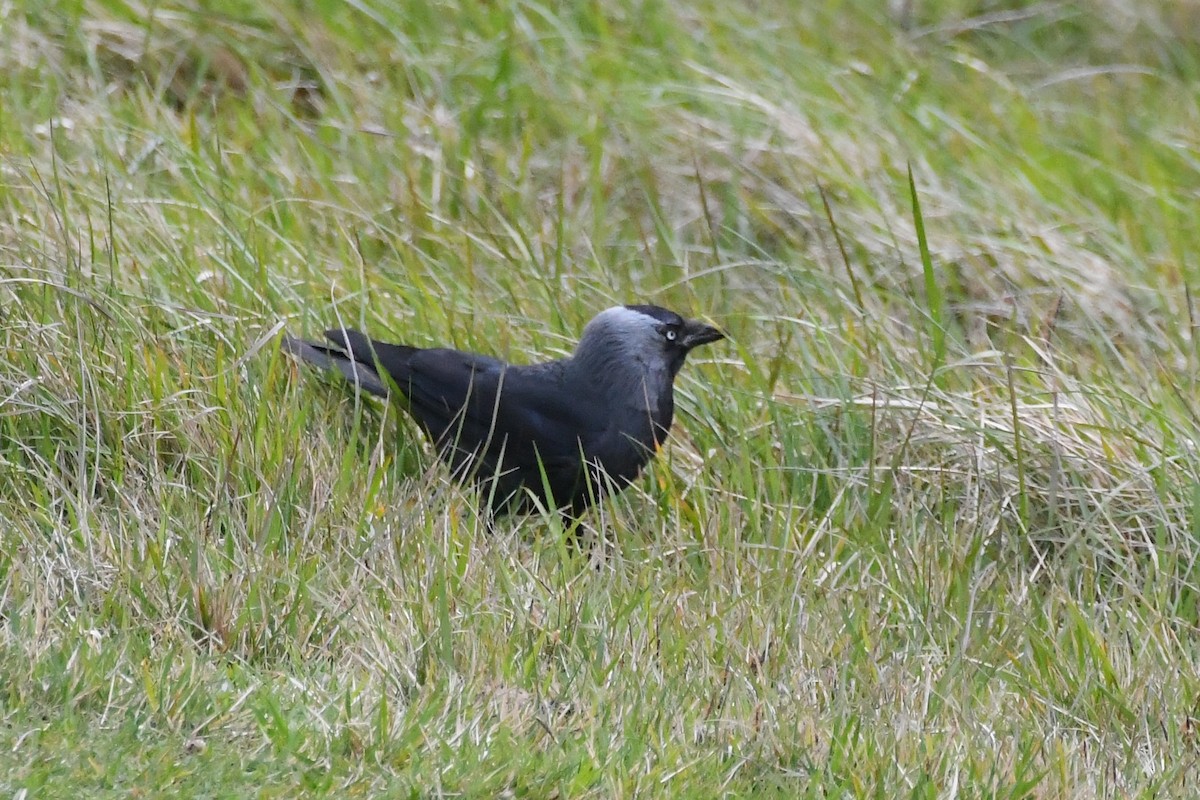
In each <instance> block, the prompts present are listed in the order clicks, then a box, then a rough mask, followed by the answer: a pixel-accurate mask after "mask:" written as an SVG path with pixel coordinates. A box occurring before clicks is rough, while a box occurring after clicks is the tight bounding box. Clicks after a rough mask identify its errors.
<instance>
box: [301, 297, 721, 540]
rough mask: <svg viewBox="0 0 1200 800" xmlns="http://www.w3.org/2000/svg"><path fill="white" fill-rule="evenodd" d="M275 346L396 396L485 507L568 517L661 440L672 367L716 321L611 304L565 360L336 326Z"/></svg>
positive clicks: (714, 334) (621, 484) (616, 484)
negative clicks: (537, 359) (521, 358)
mask: <svg viewBox="0 0 1200 800" xmlns="http://www.w3.org/2000/svg"><path fill="white" fill-rule="evenodd" d="M325 338H326V339H328V340H329V343H318V342H309V341H303V340H301V339H295V338H292V337H290V336H285V337H284V338H283V341H282V347H283V349H284V350H287V351H288V352H290V353H292V354H293V355H295V356H298V357H299V358H301V359H303V360H304V361H307V362H309V363H311V364H314V365H316V366H318V367H322V368H324V369H329V370H336V371H338V372H340V373H341V374H342V375H344V376H345V377H346V378H347V379H348V380H350V381H351V382H352V383H354V384H355V385H356V386H358V387H359V388H361V389H363V390H365V391H367V392H370V393H371V394H375V395H378V396H380V397H397V396H398V398H397V399H398V400H399V403H400V405H401V407H403V408H404V409H405V410H406V411H407V412H408V413H409V414H410V415H411V416H412V418H413V419H414V420H416V422H417V424H418V425H419V426H420V427H421V429H422V430H424V431H425V433H426V434H427V435H428V436H429V438H430V439H431V440H432V441H433V443H434V446H435V448H436V449H437V452H438V455H439V456H440V457H441V458H442V460H443V461H445V462H446V463H447V464H448V465H449V466H450V469H451V471H452V474H453V476H454V478H455V479H456V480H459V481H462V482H469V483H473V484H475V485H476V486H477V487H478V489H479V491H480V495H481V499H482V502H483V503H485V504H486V507H487V508H488V509H489V510H490V511H491V512H492V513H499V512H517V513H523V512H529V511H532V510H535V509H536V508H537V507H538V506H540V507H541V508H545V509H557V510H561V511H564V512H569V513H570V514H572V515H573V516H579V515H580V514H581V513H582V512H583V511H584V510H585V509H587V508H588V507H589V506H590V505H592V504H593V503H594V502H596V501H597V500H599V499H600V498H601V497H603V496H604V495H605V494H608V493H609V492H617V491H620V490H622V489H624V488H625V487H626V486H628V485H629V484H630V483H631V482H632V481H633V480H634V479H635V478H636V477H637V476H638V474H639V473H640V472H641V470H642V468H643V467H644V466H646V464H647V463H648V462H649V461H650V459H651V458H653V457H654V455H655V453H656V451H657V450H658V448H659V447H660V446H661V445H662V444H663V442H664V441H665V440H666V438H667V432H668V431H669V430H670V428H671V420H672V419H673V417H674V414H675V398H674V384H675V376H676V375H678V374H679V370H680V369H681V368H682V367H683V362H684V360H685V359H686V358H687V355H688V353H690V352H691V351H692V350H693V349H694V348H696V347H698V346H700V345H702V344H708V343H709V342H715V341H717V340H718V339H722V338H724V334H723V333H722V332H721V331H719V330H718V329H716V328H714V327H712V326H711V325H707V324H705V323H703V322H700V321H698V320H689V319H684V318H683V317H681V316H679V315H678V314H676V313H675V312H673V311H668V310H667V309H665V308H660V307H658V306H651V305H630V306H614V307H613V308H609V309H607V310H605V311H602V312H600V313H599V314H597V315H596V316H595V317H594V318H593V319H592V321H591V322H589V323H588V324H587V326H586V327H585V328H584V329H583V336H582V337H580V339H579V343H578V344H577V345H576V346H575V351H574V352H573V353H572V354H571V355H570V356H568V357H567V358H562V359H558V360H556V361H548V362H545V363H541V364H528V365H517V364H508V363H505V362H504V361H500V360H498V359H495V358H491V357H489V356H485V355H477V354H475V353H465V352H462V351H460V350H450V349H445V348H434V349H424V348H420V347H410V346H408V345H402V344H386V343H384V342H378V341H374V340H372V339H369V338H367V337H366V336H365V335H363V334H362V333H359V332H358V331H354V330H347V329H341V328H338V329H334V330H329V331H326V332H325Z"/></svg>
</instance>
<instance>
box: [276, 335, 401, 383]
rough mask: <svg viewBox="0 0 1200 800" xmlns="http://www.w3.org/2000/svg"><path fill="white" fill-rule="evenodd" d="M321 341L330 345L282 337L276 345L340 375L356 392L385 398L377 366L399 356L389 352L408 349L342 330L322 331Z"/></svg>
mask: <svg viewBox="0 0 1200 800" xmlns="http://www.w3.org/2000/svg"><path fill="white" fill-rule="evenodd" d="M325 338H326V339H328V340H329V341H331V342H333V345H332V346H331V345H328V344H323V343H321V342H310V341H306V340H304V339H297V338H295V337H293V336H288V335H286V334H285V335H284V337H283V339H282V340H281V341H280V345H279V346H280V347H281V348H282V349H283V350H286V351H287V352H289V353H291V354H292V355H294V356H296V357H297V358H299V359H300V360H301V361H306V362H308V363H309V364H312V365H313V366H315V367H319V368H321V369H327V370H330V371H337V372H340V373H341V374H342V375H344V376H345V377H346V380H348V381H350V382H351V383H353V384H354V385H355V386H356V387H358V388H359V389H362V390H364V391H367V392H370V393H371V394H373V395H377V396H378V397H387V396H388V381H387V380H386V379H385V378H384V377H383V376H382V375H380V373H379V367H378V366H377V365H379V364H380V362H381V361H383V360H386V359H387V358H388V357H389V356H394V355H399V354H393V353H392V352H391V351H393V350H409V349H411V348H406V347H404V346H403V345H390V344H384V343H383V342H375V341H372V340H371V339H368V338H367V337H366V336H364V335H363V334H361V333H359V332H358V331H355V330H349V329H343V328H334V329H333V330H328V331H325Z"/></svg>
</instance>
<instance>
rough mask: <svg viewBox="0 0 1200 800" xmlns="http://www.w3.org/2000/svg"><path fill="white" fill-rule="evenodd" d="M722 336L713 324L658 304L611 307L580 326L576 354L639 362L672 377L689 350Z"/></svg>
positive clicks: (595, 359)
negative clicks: (581, 329)
mask: <svg viewBox="0 0 1200 800" xmlns="http://www.w3.org/2000/svg"><path fill="white" fill-rule="evenodd" d="M723 338H725V334H723V333H722V332H721V331H719V330H717V329H716V328H714V327H713V326H711V325H708V324H707V323H704V322H701V321H699V320H694V319H684V318H683V317H681V316H679V315H678V314H676V313H675V312H674V311H668V310H667V309H665V308H661V307H659V306H648V305H635V306H613V307H612V308H609V309H605V310H604V311H601V312H600V313H599V314H597V315H596V316H595V317H593V318H592V321H591V322H589V323H588V324H587V327H586V328H584V329H583V336H582V337H580V339H579V344H578V346H576V348H575V357H576V358H578V359H582V360H586V361H596V362H605V361H608V362H612V361H620V362H627V363H630V364H641V365H642V366H643V367H644V368H647V369H650V370H654V371H658V370H662V371H665V372H666V373H667V374H669V376H670V377H671V378H674V377H675V376H676V375H677V374H678V373H679V370H680V369H681V368H682V367H683V362H684V360H685V359H686V358H687V354H688V353H690V352H691V351H692V350H693V349H695V348H697V347H699V346H700V345H702V344H708V343H709V342H715V341H717V340H718V339H723Z"/></svg>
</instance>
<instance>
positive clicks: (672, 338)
mask: <svg viewBox="0 0 1200 800" xmlns="http://www.w3.org/2000/svg"><path fill="white" fill-rule="evenodd" d="M678 335H679V334H677V333H675V331H667V333H666V337H667V341H668V342H673V341H675V337H676V336H678Z"/></svg>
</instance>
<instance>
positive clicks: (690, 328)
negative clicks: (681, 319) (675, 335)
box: [682, 319, 725, 350]
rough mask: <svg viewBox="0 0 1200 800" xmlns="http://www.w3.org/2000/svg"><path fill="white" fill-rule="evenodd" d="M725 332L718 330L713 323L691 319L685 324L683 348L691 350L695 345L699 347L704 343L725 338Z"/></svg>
mask: <svg viewBox="0 0 1200 800" xmlns="http://www.w3.org/2000/svg"><path fill="white" fill-rule="evenodd" d="M724 338H725V334H723V333H721V331H719V330H717V329H716V328H714V327H713V326H711V325H705V324H704V323H703V322H700V321H699V320H695V319H689V320H688V321H687V322H686V323H684V326H683V341H682V344H683V348H684V349H685V350H691V349H692V348H693V347H699V346H700V345H702V344H708V343H709V342H715V341H717V340H719V339H724Z"/></svg>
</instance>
